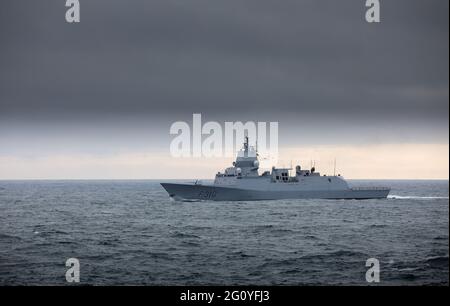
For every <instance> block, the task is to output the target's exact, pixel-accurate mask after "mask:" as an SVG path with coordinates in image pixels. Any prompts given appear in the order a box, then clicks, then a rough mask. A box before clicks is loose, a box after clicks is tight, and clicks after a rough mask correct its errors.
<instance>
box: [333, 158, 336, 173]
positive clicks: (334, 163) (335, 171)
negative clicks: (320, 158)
mask: <svg viewBox="0 0 450 306" xmlns="http://www.w3.org/2000/svg"><path fill="white" fill-rule="evenodd" d="M333 176H336V157H335V158H334V171H333Z"/></svg>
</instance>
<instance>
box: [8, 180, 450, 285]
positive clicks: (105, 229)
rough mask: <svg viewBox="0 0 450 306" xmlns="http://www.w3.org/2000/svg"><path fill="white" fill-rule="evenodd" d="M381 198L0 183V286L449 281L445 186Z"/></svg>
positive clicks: (155, 185) (398, 186)
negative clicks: (76, 276) (192, 198)
mask: <svg viewBox="0 0 450 306" xmlns="http://www.w3.org/2000/svg"><path fill="white" fill-rule="evenodd" d="M350 182H351V183H352V184H353V185H355V186H358V185H385V186H390V187H392V191H391V193H390V196H389V198H388V199H383V200H360V201H356V200H281V201H259V202H176V201H173V200H170V199H169V197H168V195H167V193H166V192H165V191H164V190H163V188H162V187H161V186H160V185H159V182H158V181H155V180H139V181H138V180H136V181H134V180H126V181H119V180H118V181H106V180H105V181H102V180H98V181H97V180H79V181H0V285H67V284H68V283H67V282H66V277H65V274H66V271H67V269H68V268H67V267H66V266H65V263H66V260H67V259H68V258H77V259H78V260H79V263H80V284H86V285H369V283H368V282H367V281H366V271H367V270H368V269H369V268H368V267H366V261H367V259H369V258H376V259H377V260H378V261H379V265H380V274H379V276H380V282H379V283H370V285H377V284H379V285H448V284H449V257H448V253H449V241H448V235H449V183H448V181H447V180H445V181H407V180H404V181H398V180H396V181H392V180H390V181H350Z"/></svg>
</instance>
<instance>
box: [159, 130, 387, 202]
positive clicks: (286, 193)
mask: <svg viewBox="0 0 450 306" xmlns="http://www.w3.org/2000/svg"><path fill="white" fill-rule="evenodd" d="M292 170H293V169H291V168H276V167H272V171H264V172H263V173H262V174H259V160H258V152H257V149H256V148H254V147H253V146H250V145H249V140H248V137H245V142H244V146H243V148H242V149H241V150H240V151H239V152H238V154H237V157H236V161H235V162H233V166H232V167H229V168H226V169H225V171H224V172H223V173H222V172H218V173H217V174H216V177H215V180H214V183H212V184H203V183H201V182H199V181H196V182H193V183H186V184H178V183H161V185H162V187H164V189H165V190H166V191H167V192H168V194H169V196H170V197H171V198H173V199H175V200H181V201H192V200H194V201H195V200H211V201H256V200H279V199H382V198H386V197H387V196H388V194H389V192H390V188H389V187H350V186H349V184H348V183H347V181H346V180H345V179H344V178H343V177H342V176H341V175H333V176H327V175H321V174H320V173H319V172H317V171H316V169H315V167H314V166H312V167H311V168H310V169H308V170H304V169H302V168H301V166H300V165H298V166H296V167H295V173H293V175H290V172H291V171H292Z"/></svg>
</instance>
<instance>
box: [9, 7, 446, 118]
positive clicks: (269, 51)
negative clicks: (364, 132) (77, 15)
mask: <svg viewBox="0 0 450 306" xmlns="http://www.w3.org/2000/svg"><path fill="white" fill-rule="evenodd" d="M64 2H65V1H63V0H61V1H31V0H30V1H23V0H9V1H3V3H2V9H1V10H0V11H1V13H0V14H1V15H0V16H1V21H0V22H1V24H0V44H1V49H0V50H1V51H0V52H1V54H0V65H1V69H0V118H1V120H12V119H13V118H19V119H20V118H21V119H23V120H31V118H34V120H44V119H55V118H63V119H65V118H71V119H74V120H82V119H83V120H87V121H98V120H102V119H103V118H115V117H121V116H128V117H129V118H133V116H135V117H138V116H139V117H146V118H155V119H156V118H159V119H161V118H172V119H173V120H178V117H177V116H185V117H186V116H189V115H190V114H192V113H193V112H202V113H203V114H208V115H210V116H211V118H214V119H217V120H255V119H259V118H264V119H266V120H279V119H280V118H283V117H284V116H287V117H296V116H298V117H301V118H306V117H311V116H313V117H318V118H329V117H336V118H341V119H346V120H347V119H351V118H359V119H360V120H362V121H363V122H364V121H365V120H374V118H381V119H383V118H384V119H383V120H394V119H395V120H399V122H400V121H401V122H404V121H405V120H411V121H412V122H413V123H410V124H411V125H418V124H422V125H425V124H428V123H430V122H434V123H436V121H438V122H442V124H443V125H446V124H448V123H447V122H448V81H449V77H448V64H449V63H448V52H449V49H448V1H447V0H433V1H425V0H414V1H413V0H403V1H400V0H385V1H381V4H382V11H381V19H382V22H381V24H368V23H366V22H365V20H364V13H365V9H366V8H365V6H364V2H365V1H362V0H347V1H335V0H320V1H318V0H308V1H275V0H272V1H262V0H254V1H245V0H244V1H242V0H239V1H228V0H227V1H210V0H204V1H197V0H196V1H181V0H176V1H168V0H164V1H111V0H104V1H103V0H88V1H83V0H80V3H81V23H80V24H67V23H66V22H65V19H64V14H65V10H66V8H65V7H64ZM36 118H37V119H36ZM112 120H113V119H112Z"/></svg>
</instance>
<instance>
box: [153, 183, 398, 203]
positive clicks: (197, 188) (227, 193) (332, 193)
mask: <svg viewBox="0 0 450 306" xmlns="http://www.w3.org/2000/svg"><path fill="white" fill-rule="evenodd" d="M161 185H162V186H163V187H164V189H165V190H166V191H167V192H168V193H169V196H170V197H172V198H174V199H177V200H211V201H258V200H280V199H382V198H386V197H387V196H388V194H389V191H390V190H389V189H388V188H358V189H346V190H321V191H303V190H292V191H286V190H283V191H281V190H280V191H264V190H248V189H239V188H232V187H218V186H212V185H211V186H208V185H194V184H173V183H161Z"/></svg>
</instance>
